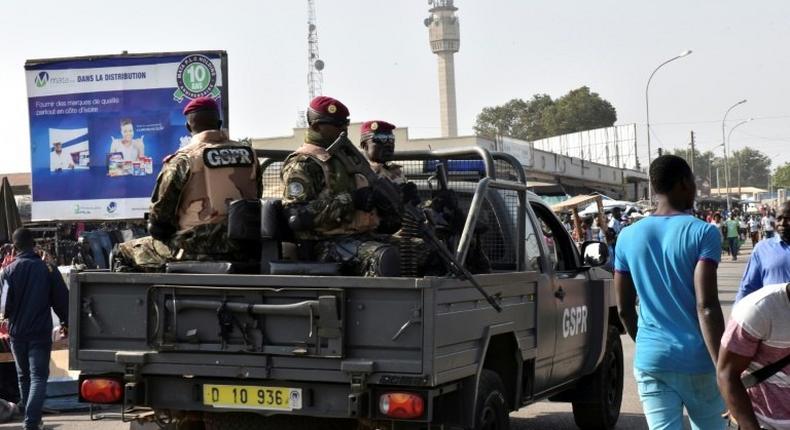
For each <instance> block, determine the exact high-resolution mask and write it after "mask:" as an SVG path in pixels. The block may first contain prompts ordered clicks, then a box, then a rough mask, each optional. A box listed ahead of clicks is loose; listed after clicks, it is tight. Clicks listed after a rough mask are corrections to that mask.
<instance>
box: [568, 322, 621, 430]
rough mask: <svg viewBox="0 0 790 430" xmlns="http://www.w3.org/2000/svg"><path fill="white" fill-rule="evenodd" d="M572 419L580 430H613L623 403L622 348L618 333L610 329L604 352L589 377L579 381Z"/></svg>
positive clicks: (612, 328)
mask: <svg viewBox="0 0 790 430" xmlns="http://www.w3.org/2000/svg"><path fill="white" fill-rule="evenodd" d="M577 390H579V391H578V392H577V394H578V397H577V400H575V401H574V402H573V419H574V420H575V421H576V425H577V426H578V427H579V428H580V429H582V430H609V429H613V428H614V426H615V424H617V419H618V418H620V405H621V404H622V401H623V344H622V342H620V331H619V330H618V329H617V328H616V327H614V326H609V332H608V336H607V339H606V352H605V354H604V357H603V360H602V361H601V364H599V365H598V368H597V369H596V370H595V373H593V374H592V375H588V376H585V377H584V378H582V379H581V380H580V381H579V384H578V388H577Z"/></svg>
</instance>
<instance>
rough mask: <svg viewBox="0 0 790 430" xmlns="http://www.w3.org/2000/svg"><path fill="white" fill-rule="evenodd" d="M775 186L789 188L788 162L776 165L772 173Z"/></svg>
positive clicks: (789, 164)
mask: <svg viewBox="0 0 790 430" xmlns="http://www.w3.org/2000/svg"><path fill="white" fill-rule="evenodd" d="M773 182H774V186H775V187H776V188H790V163H785V164H784V165H782V166H780V167H778V168H777V169H776V171H775V172H774V175H773Z"/></svg>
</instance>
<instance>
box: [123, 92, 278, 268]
mask: <svg viewBox="0 0 790 430" xmlns="http://www.w3.org/2000/svg"><path fill="white" fill-rule="evenodd" d="M183 113H184V116H186V127H187V129H188V130H189V132H190V133H191V134H192V138H191V140H190V143H189V145H187V146H185V147H183V148H181V149H179V150H178V151H177V152H176V153H175V154H173V155H170V156H169V157H167V158H166V159H165V161H164V165H163V166H162V171H161V172H160V173H159V177H158V178H157V181H156V187H155V188H154V192H153V195H152V196H151V209H150V215H149V219H148V231H149V233H151V236H150V237H144V238H140V239H136V240H133V241H129V242H125V243H123V244H121V245H119V255H118V257H119V259H120V260H121V261H120V263H121V265H122V267H121V269H122V270H123V269H129V268H135V269H142V270H151V271H156V270H161V269H162V268H163V266H164V265H165V264H166V263H167V262H168V261H173V260H209V261H210V260H224V259H226V260H231V261H239V260H246V257H245V256H244V251H243V250H242V249H240V248H239V247H238V245H237V244H235V243H233V242H232V241H229V240H228V238H227V230H228V228H227V215H228V205H229V203H230V202H232V201H234V200H240V199H257V198H259V197H260V195H261V187H262V181H261V169H260V166H259V165H258V160H257V158H256V156H255V152H254V151H253V150H252V148H249V147H247V146H243V145H241V144H239V143H237V142H234V141H231V140H229V139H228V135H227V133H226V132H225V131H224V130H221V128H220V127H221V126H222V120H221V119H220V114H219V107H218V106H217V103H216V102H215V101H214V100H213V99H212V98H209V97H200V98H196V99H194V100H192V101H191V102H189V104H187V106H186V107H185V108H184V111H183Z"/></svg>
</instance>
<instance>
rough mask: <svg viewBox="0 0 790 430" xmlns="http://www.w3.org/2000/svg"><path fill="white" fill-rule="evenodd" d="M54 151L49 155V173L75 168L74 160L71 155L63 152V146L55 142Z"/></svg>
mask: <svg viewBox="0 0 790 430" xmlns="http://www.w3.org/2000/svg"><path fill="white" fill-rule="evenodd" d="M52 146H53V148H54V150H53V151H52V152H51V153H50V154H49V171H50V172H60V171H61V170H64V169H73V168H74V159H73V158H71V154H68V153H66V152H63V144H62V143H61V142H55V143H53V144H52Z"/></svg>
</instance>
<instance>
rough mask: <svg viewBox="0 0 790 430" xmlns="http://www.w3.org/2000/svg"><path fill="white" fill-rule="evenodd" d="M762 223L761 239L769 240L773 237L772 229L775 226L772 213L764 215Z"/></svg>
mask: <svg viewBox="0 0 790 430" xmlns="http://www.w3.org/2000/svg"><path fill="white" fill-rule="evenodd" d="M762 223H763V239H771V238H772V237H774V227H775V226H776V219H775V218H774V212H773V211H768V212H766V213H765V216H764V217H763V220H762Z"/></svg>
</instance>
